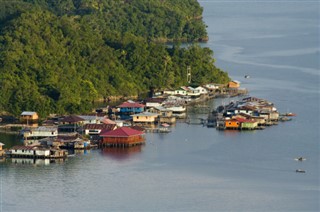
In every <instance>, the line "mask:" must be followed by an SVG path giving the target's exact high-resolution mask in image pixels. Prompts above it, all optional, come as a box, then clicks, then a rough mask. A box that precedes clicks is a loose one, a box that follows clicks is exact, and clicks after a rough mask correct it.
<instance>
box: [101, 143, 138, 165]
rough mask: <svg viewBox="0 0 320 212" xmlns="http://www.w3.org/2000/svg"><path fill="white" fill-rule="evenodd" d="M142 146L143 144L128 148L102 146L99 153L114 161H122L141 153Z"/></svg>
mask: <svg viewBox="0 0 320 212" xmlns="http://www.w3.org/2000/svg"><path fill="white" fill-rule="evenodd" d="M142 148H143V146H133V147H129V148H104V149H101V154H102V155H103V156H106V157H108V158H111V159H113V160H116V161H124V160H128V159H130V158H131V157H133V156H134V155H137V154H139V153H141V152H142Z"/></svg>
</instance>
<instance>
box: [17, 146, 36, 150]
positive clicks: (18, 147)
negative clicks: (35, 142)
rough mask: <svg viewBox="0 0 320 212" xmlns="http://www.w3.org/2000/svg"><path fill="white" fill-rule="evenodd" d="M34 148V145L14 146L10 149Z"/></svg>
mask: <svg viewBox="0 0 320 212" xmlns="http://www.w3.org/2000/svg"><path fill="white" fill-rule="evenodd" d="M35 148H36V147H35V146H14V147H11V149H13V150H33V149H35Z"/></svg>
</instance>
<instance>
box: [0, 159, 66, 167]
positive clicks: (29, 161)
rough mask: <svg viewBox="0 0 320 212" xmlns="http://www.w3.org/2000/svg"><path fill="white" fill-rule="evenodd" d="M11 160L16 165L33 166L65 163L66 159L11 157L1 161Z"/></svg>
mask: <svg viewBox="0 0 320 212" xmlns="http://www.w3.org/2000/svg"><path fill="white" fill-rule="evenodd" d="M5 161H7V162H10V161H11V163H12V164H15V165H32V166H47V165H50V164H53V163H59V164H60V163H63V162H64V161H65V159H33V158H11V159H7V160H6V159H4V160H3V161H1V162H5Z"/></svg>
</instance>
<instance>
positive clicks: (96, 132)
mask: <svg viewBox="0 0 320 212" xmlns="http://www.w3.org/2000/svg"><path fill="white" fill-rule="evenodd" d="M100 132H101V129H86V130H85V131H84V134H86V135H99V134H100Z"/></svg>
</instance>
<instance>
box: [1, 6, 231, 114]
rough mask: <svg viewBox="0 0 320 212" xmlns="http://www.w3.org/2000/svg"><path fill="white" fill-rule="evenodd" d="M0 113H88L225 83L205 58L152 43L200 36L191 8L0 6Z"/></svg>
mask: <svg viewBox="0 0 320 212" xmlns="http://www.w3.org/2000/svg"><path fill="white" fill-rule="evenodd" d="M0 4H1V5H2V7H1V9H0V27H1V28H0V88H1V90H0V111H7V112H11V113H13V114H15V115H18V114H20V113H21V111H24V110H33V111H37V112H39V114H40V115H41V116H45V115H47V114H49V113H79V112H86V111H90V110H91V108H92V104H93V103H94V101H95V100H97V99H102V98H104V97H108V96H114V95H122V96H131V95H137V94H139V93H142V92H146V91H147V90H148V89H149V88H150V87H156V88H174V87H177V86H180V85H185V84H187V78H186V70H187V67H188V66H190V67H191V68H192V83H199V84H202V83H206V82H212V81H213V82H219V83H222V82H226V81H228V80H229V78H228V75H227V74H226V73H225V72H223V71H221V70H220V69H217V68H216V67H215V65H214V60H213V57H212V56H213V52H212V51H211V50H210V49H208V48H201V47H200V46H198V45H196V44H194V45H191V46H190V47H187V48H182V47H180V46H179V45H174V46H173V47H167V46H166V45H164V44H161V43H158V42H154V41H169V40H180V41H184V40H186V41H194V40H199V39H202V38H204V37H205V36H206V32H205V27H204V24H203V22H202V21H201V20H200V17H201V13H202V8H201V7H200V6H199V4H198V3H197V1H196V0H184V1H181V0H171V1H164V0H163V1H159V0H148V1H147V0H126V1H123V0H121V1H120V0H24V1H23V0H20V1H19V0H15V1H9V0H8V1H5V0H0Z"/></svg>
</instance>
